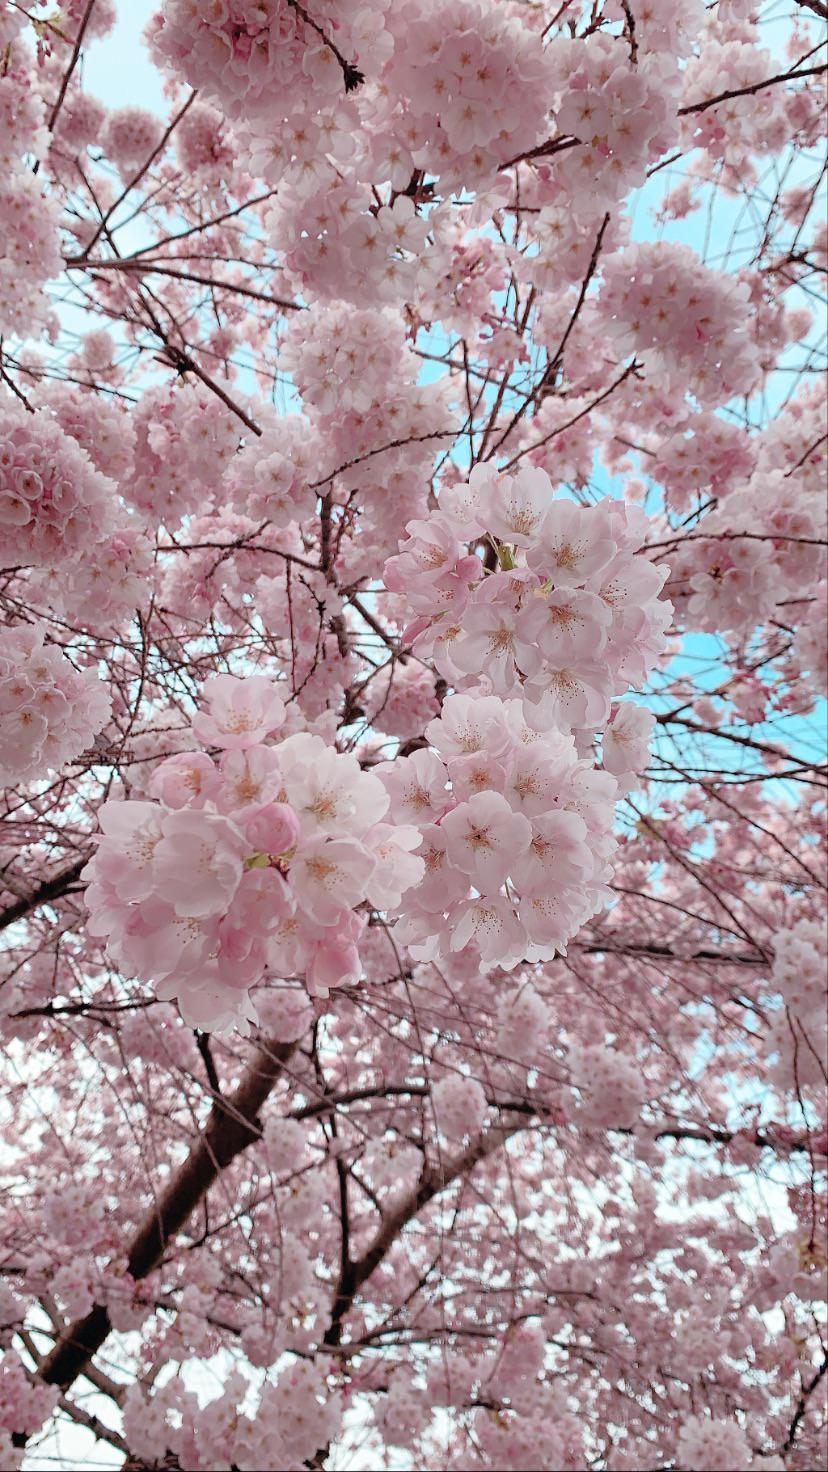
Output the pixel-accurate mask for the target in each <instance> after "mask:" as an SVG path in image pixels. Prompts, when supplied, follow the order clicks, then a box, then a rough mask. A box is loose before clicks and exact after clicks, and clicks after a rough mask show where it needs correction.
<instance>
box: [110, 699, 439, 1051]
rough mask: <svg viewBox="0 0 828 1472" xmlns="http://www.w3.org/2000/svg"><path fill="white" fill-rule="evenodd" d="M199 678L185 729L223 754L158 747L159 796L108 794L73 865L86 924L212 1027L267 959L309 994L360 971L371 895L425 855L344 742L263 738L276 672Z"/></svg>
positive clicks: (388, 888)
mask: <svg viewBox="0 0 828 1472" xmlns="http://www.w3.org/2000/svg"><path fill="white" fill-rule="evenodd" d="M204 693H205V706H204V708H203V709H202V710H201V711H200V712H199V714H198V715H196V716H195V717H194V719H193V733H194V735H195V736H196V737H197V738H198V739H199V740H200V741H202V742H203V743H204V745H205V746H208V747H211V748H214V749H215V748H218V749H219V750H220V751H221V756H220V759H219V761H218V763H216V762H215V761H214V760H213V758H212V757H210V756H209V755H208V754H207V753H206V752H203V751H195V752H186V753H182V754H181V755H177V756H171V757H168V758H167V759H166V760H165V761H163V762H162V763H161V764H160V766H159V767H158V768H157V769H156V771H155V773H154V775H153V779H152V782H151V787H150V790H151V793H152V796H153V798H154V799H155V800H154V801H148V802H144V801H132V800H126V801H110V802H107V803H105V804H104V805H103V807H102V808H101V810H100V825H101V829H102V834H103V836H102V838H101V839H100V841H99V845H98V849H97V852H96V854H95V856H94V858H93V859H92V860H91V862H90V863H89V864H88V865H87V867H86V869H85V870H84V877H85V878H86V879H87V880H88V881H89V887H88V889H87V891H86V900H87V906H88V908H89V911H90V916H89V920H88V922H87V924H88V929H89V931H90V933H91V934H93V935H98V936H102V937H106V939H107V943H108V948H109V952H110V955H111V956H112V957H113V959H114V960H115V961H116V962H117V964H118V965H119V966H120V967H121V968H122V969H123V970H124V971H125V972H126V973H127V974H129V975H133V976H139V977H141V978H143V979H144V980H146V981H151V982H155V983H156V984H157V986H158V991H159V994H160V995H161V996H163V997H165V998H172V997H177V998H178V1002H179V1006H180V1008H181V1010H182V1013H183V1014H184V1016H185V1017H186V1019H187V1020H188V1021H189V1022H191V1023H192V1024H193V1025H197V1026H201V1027H207V1028H211V1029H220V1028H224V1027H227V1026H229V1025H231V1024H232V1023H233V1022H234V1021H236V1020H240V1019H244V1018H246V1017H250V1016H252V1015H254V1014H253V1012H252V1008H251V1003H250V1000H249V997H248V991H249V988H250V987H251V986H253V985H255V983H256V982H258V981H259V980H261V978H262V976H263V975H264V974H265V971H266V970H267V969H268V968H270V969H272V970H274V971H275V972H276V973H278V974H281V975H283V976H301V977H302V978H303V979H304V981H305V985H306V986H307V989H308V991H309V992H310V993H311V994H312V995H320V996H327V994H328V991H329V990H330V988H331V987H336V986H343V985H346V984H353V983H354V982H356V981H357V980H358V979H359V976H360V970H361V968H360V960H359V952H358V949H357V942H358V939H359V935H360V932H361V930H362V928H363V926H364V924H365V919H366V915H365V913H364V908H365V904H366V901H367V905H368V907H373V908H376V909H381V910H385V909H392V908H393V907H395V906H397V905H398V904H399V903H400V899H401V897H402V894H403V892H404V891H405V890H406V889H408V888H409V886H411V885H412V884H416V883H417V882H418V880H419V879H420V878H421V876H422V873H423V868H424V864H423V861H422V860H421V859H420V858H418V857H416V856H415V855H414V854H413V853H412V850H414V849H416V848H417V846H418V844H419V841H420V835H419V832H418V830H417V829H416V828H414V827H412V826H411V825H408V824H402V825H398V826H396V827H394V826H392V825H391V824H389V823H387V822H384V821H383V819H384V818H385V815H386V813H387V810H388V806H389V799H388V796H387V793H386V791H385V789H384V787H383V785H382V783H381V782H380V781H379V780H378V778H377V777H375V776H373V775H371V774H370V773H367V772H363V771H362V770H361V769H360V766H359V763H358V762H357V760H356V758H355V757H353V756H351V755H349V754H342V753H340V752H337V751H335V750H334V749H332V748H330V747H328V746H326V744H325V742H324V741H322V739H321V738H320V737H318V736H312V735H310V734H306V733H300V734H297V735H294V736H289V737H287V739H286V740H283V741H281V742H279V743H277V744H275V745H270V744H267V743H266V738H267V737H268V736H271V735H272V734H273V732H274V731H277V730H279V729H280V728H281V726H282V725H283V722H284V706H283V703H282V700H281V696H280V694H279V691H278V689H277V688H276V686H275V684H274V683H273V682H272V681H270V680H267V679H265V678H264V677H263V676H259V675H251V676H249V677H247V678H243V679H236V678H235V677H234V676H231V675H216V676H213V677H212V678H211V679H210V680H208V681H207V683H206V685H205V687H204ZM357 907H362V910H363V913H356V911H357Z"/></svg>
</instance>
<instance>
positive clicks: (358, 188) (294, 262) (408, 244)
mask: <svg viewBox="0 0 828 1472" xmlns="http://www.w3.org/2000/svg"><path fill="white" fill-rule="evenodd" d="M313 185H314V187H313V189H310V188H309V185H308V182H307V181H306V180H303V181H302V184H301V185H300V184H291V183H283V184H282V185H281V186H280V188H279V192H278V196H277V198H276V200H275V201H274V203H273V205H272V207H271V209H270V210H269V211H268V214H267V217H266V226H267V231H268V235H269V238H270V240H271V241H272V243H273V245H274V246H275V247H276V249H277V250H278V251H279V252H280V254H281V255H283V256H284V262H285V270H286V272H287V273H288V278H289V279H292V280H293V281H294V283H295V285H296V288H297V289H300V290H301V291H302V292H303V293H304V294H306V295H307V294H308V293H312V295H313V296H314V297H316V298H317V299H318V300H325V299H327V300H330V299H340V300H347V301H349V302H353V303H354V305H356V306H366V307H367V306H376V305H377V304H379V303H385V302H388V303H394V304H396V303H398V302H400V301H402V300H410V299H411V298H412V297H413V296H414V294H415V289H416V280H417V276H418V273H420V272H421V269H422V265H423V263H424V262H427V261H429V255H430V253H429V252H428V251H427V250H426V249H425V240H426V236H427V234H428V231H429V228H430V225H432V223H433V222H431V221H430V220H428V219H426V218H424V217H423V216H422V215H420V214H418V213H417V212H416V210H415V208H414V204H413V202H412V200H411V199H409V198H407V197H406V196H405V195H401V194H400V195H397V198H396V199H395V200H394V202H393V204H389V205H382V206H381V207H380V208H379V209H377V207H376V204H375V200H374V194H373V192H372V190H371V189H370V188H369V187H368V185H367V184H362V183H358V182H356V181H355V180H350V181H348V180H347V179H343V178H342V177H341V176H340V177H337V176H335V177H333V178H331V179H328V178H325V177H323V178H321V179H314V181H313Z"/></svg>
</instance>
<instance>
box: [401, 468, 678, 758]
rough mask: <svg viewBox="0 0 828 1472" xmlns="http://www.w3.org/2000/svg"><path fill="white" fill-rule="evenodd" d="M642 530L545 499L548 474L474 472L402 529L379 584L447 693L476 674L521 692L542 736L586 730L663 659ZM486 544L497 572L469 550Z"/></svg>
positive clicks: (603, 512)
mask: <svg viewBox="0 0 828 1472" xmlns="http://www.w3.org/2000/svg"><path fill="white" fill-rule="evenodd" d="M648 526H649V523H648V520H647V517H646V516H645V515H644V514H643V512H639V511H637V510H636V509H635V508H633V507H630V506H625V505H624V504H623V503H622V502H618V501H612V500H609V499H607V500H604V501H602V502H601V503H600V504H599V505H598V506H595V507H582V506H579V505H578V504H577V503H576V502H574V501H569V500H563V499H558V500H556V499H554V497H553V492H552V483H551V481H550V479H549V476H548V475H547V474H546V472H545V471H543V470H534V469H532V470H529V469H527V470H521V471H518V472H517V474H515V475H498V474H497V473H496V472H495V471H494V469H493V468H491V467H489V466H485V465H484V466H477V467H476V468H475V469H474V470H473V471H472V473H471V476H470V478H469V483H468V485H467V486H459V487H454V488H452V489H451V490H449V489H447V490H446V491H445V492H444V493H443V496H442V498H441V501H440V509H439V510H438V511H437V512H435V513H432V515H430V516H429V517H428V519H427V520H424V521H416V522H410V523H409V525H408V528H407V530H408V533H409V535H408V539H407V541H405V542H403V543H401V551H400V554H399V555H398V556H397V557H392V558H391V559H390V560H389V561H388V562H387V563H386V567H385V584H386V587H387V588H389V589H391V590H392V591H397V592H400V593H405V595H406V597H407V598H408V599H409V601H410V604H411V607H412V608H413V609H414V611H415V613H416V614H417V615H418V616H417V618H416V619H415V621H414V623H413V624H412V625H411V626H410V628H409V631H408V635H409V637H411V638H413V640H414V648H415V650H416V651H417V653H418V654H421V655H428V656H430V657H431V658H432V659H433V661H434V663H435V664H436V666H437V668H438V670H439V671H440V673H441V674H442V675H443V676H444V677H445V679H446V680H448V681H449V682H450V683H451V684H452V685H454V686H455V688H464V687H465V688H469V687H471V686H473V685H476V683H477V681H478V679H479V672H480V671H483V672H484V674H485V679H486V681H487V682H488V686H489V688H490V689H492V690H493V691H494V693H496V694H497V695H500V696H502V697H504V698H506V697H510V696H518V695H523V697H524V698H525V699H526V701H527V702H528V708H529V710H530V712H531V714H530V716H529V719H530V720H531V721H532V722H533V723H534V724H536V725H537V727H538V729H540V730H544V729H546V728H548V727H556V728H559V729H561V730H565V731H568V730H584V729H595V728H597V727H600V726H603V725H604V724H605V723H606V721H607V719H608V717H609V714H610V701H611V698H612V696H613V694H623V693H624V691H625V690H626V689H627V686H628V684H629V683H630V682H631V681H634V680H638V679H640V678H641V677H642V675H643V674H644V672H645V670H646V669H647V668H649V667H650V666H651V664H652V663H653V661H654V659H655V658H656V657H657V655H658V654H659V653H660V651H661V649H662V648H663V644H664V638H663V632H664V627H665V624H666V622H667V619H668V618H669V616H670V611H671V610H670V605H669V604H668V603H665V602H663V601H660V600H659V599H658V593H659V591H660V589H661V587H662V586H663V583H664V580H665V577H666V571H665V570H664V569H663V568H657V567H655V566H654V564H653V563H652V562H650V561H649V559H648V558H646V557H645V556H643V555H640V551H639V549H640V548H641V546H642V543H643V541H644V537H645V535H646V532H647V528H648ZM481 537H483V538H485V540H486V542H487V544H488V545H489V547H490V548H494V549H497V558H498V561H499V564H500V567H499V570H497V571H495V570H490V571H487V568H486V563H485V560H484V559H482V558H481V557H479V556H477V555H475V554H474V553H471V552H469V550H468V547H469V544H470V543H471V544H472V545H474V543H475V541H476V540H478V539H479V538H481Z"/></svg>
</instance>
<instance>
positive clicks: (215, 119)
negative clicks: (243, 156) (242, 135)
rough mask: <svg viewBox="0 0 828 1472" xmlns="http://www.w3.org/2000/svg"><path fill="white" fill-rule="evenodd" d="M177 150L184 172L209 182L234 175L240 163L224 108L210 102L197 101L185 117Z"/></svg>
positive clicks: (216, 181) (177, 134) (178, 136)
mask: <svg viewBox="0 0 828 1472" xmlns="http://www.w3.org/2000/svg"><path fill="white" fill-rule="evenodd" d="M175 151H176V155H177V158H178V162H179V165H180V167H181V168H182V169H183V171H184V173H185V174H194V175H196V176H197V177H198V179H199V180H201V181H203V182H204V183H207V184H215V183H218V182H220V181H223V180H225V179H230V178H231V177H232V175H233V171H234V169H235V166H236V154H237V151H236V146H235V140H234V138H233V134H232V132H231V131H230V129H229V128H228V126H227V124H226V122H225V119H224V117H223V116H222V114H221V112H220V111H219V110H218V109H217V108H215V107H210V106H209V104H208V103H206V102H196V103H195V104H194V105H193V106H192V107H191V108H189V109H188V110H187V112H186V113H185V114H184V116H183V118H181V120H180V122H179V123H178V126H177V127H176V130H175Z"/></svg>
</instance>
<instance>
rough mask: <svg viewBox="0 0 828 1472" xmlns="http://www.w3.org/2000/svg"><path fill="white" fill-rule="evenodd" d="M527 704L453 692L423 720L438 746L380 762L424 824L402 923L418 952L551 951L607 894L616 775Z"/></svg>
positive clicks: (486, 958) (505, 959) (490, 957)
mask: <svg viewBox="0 0 828 1472" xmlns="http://www.w3.org/2000/svg"><path fill="white" fill-rule="evenodd" d="M525 711H526V707H525V704H524V703H523V702H521V701H520V700H509V701H503V700H500V699H499V698H498V697H497V696H494V695H490V696H480V695H462V694H457V695H450V696H448V697H447V699H446V700H445V701H444V703H443V707H442V712H441V715H440V717H439V719H438V720H434V721H430V722H429V724H428V726H427V727H426V736H427V738H428V740H429V742H430V744H431V747H432V748H433V749H432V750H423V751H417V752H415V753H414V755H413V756H410V757H398V758H396V760H395V761H393V762H388V763H383V764H382V765H381V766H380V767H379V768H378V769H377V771H378V774H379V776H380V777H381V778H382V780H383V782H384V784H385V787H386V789H387V791H388V793H389V794H390V798H391V815H392V817H393V818H394V819H395V821H397V822H400V823H412V822H413V823H417V824H418V825H419V827H420V829H421V832H422V843H421V846H420V849H419V855H420V857H421V859H422V861H423V863H424V865H425V874H424V877H423V879H422V882H421V883H420V885H419V886H418V887H417V888H416V889H412V890H411V891H410V892H409V893H408V894H407V895H406V901H405V909H404V914H403V915H402V917H401V918H400V919H399V920H398V921H397V932H396V933H397V934H398V936H399V938H400V939H402V940H403V941H404V942H405V943H406V944H408V945H409V946H410V947H411V951H412V955H414V956H415V958H417V959H431V958H433V957H435V956H437V955H440V954H445V955H448V954H450V953H451V952H452V951H458V950H462V949H463V948H464V947H466V946H469V945H471V946H472V947H473V948H474V951H475V952H476V953H479V955H480V959H481V961H482V962H483V963H484V964H485V965H490V964H495V963H496V964H499V965H501V966H503V967H506V968H511V967H512V966H514V965H516V964H517V962H518V961H520V960H522V959H523V958H524V957H528V958H529V959H550V958H551V957H552V956H554V955H555V954H557V953H558V952H562V951H565V948H566V943H567V941H568V940H569V939H570V938H571V936H572V935H574V933H575V932H576V930H578V929H579V928H580V926H581V925H583V924H584V922H585V921H586V920H588V919H589V918H590V916H592V915H594V914H596V913H597V912H598V911H600V910H601V909H603V907H604V905H605V904H606V902H607V898H608V894H609V892H608V891H607V889H606V888H605V885H606V883H607V881H608V879H609V877H610V869H609V866H608V862H607V861H608V859H609V858H610V856H611V854H612V852H613V849H614V839H613V837H612V831H611V830H612V822H613V813H614V808H613V803H614V799H615V796H616V790H617V789H616V783H615V779H614V778H613V777H611V776H609V774H608V773H603V772H598V771H595V770H594V769H593V767H592V765H591V763H590V762H588V761H579V760H578V757H577V753H576V748H575V743H574V741H573V739H572V737H571V736H570V735H569V734H565V733H564V732H562V731H557V730H554V729H553V730H549V731H547V732H545V733H544V734H542V735H541V734H538V732H537V731H536V730H534V729H533V728H532V727H531V726H529V725H528V724H527V722H526V718H525Z"/></svg>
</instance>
